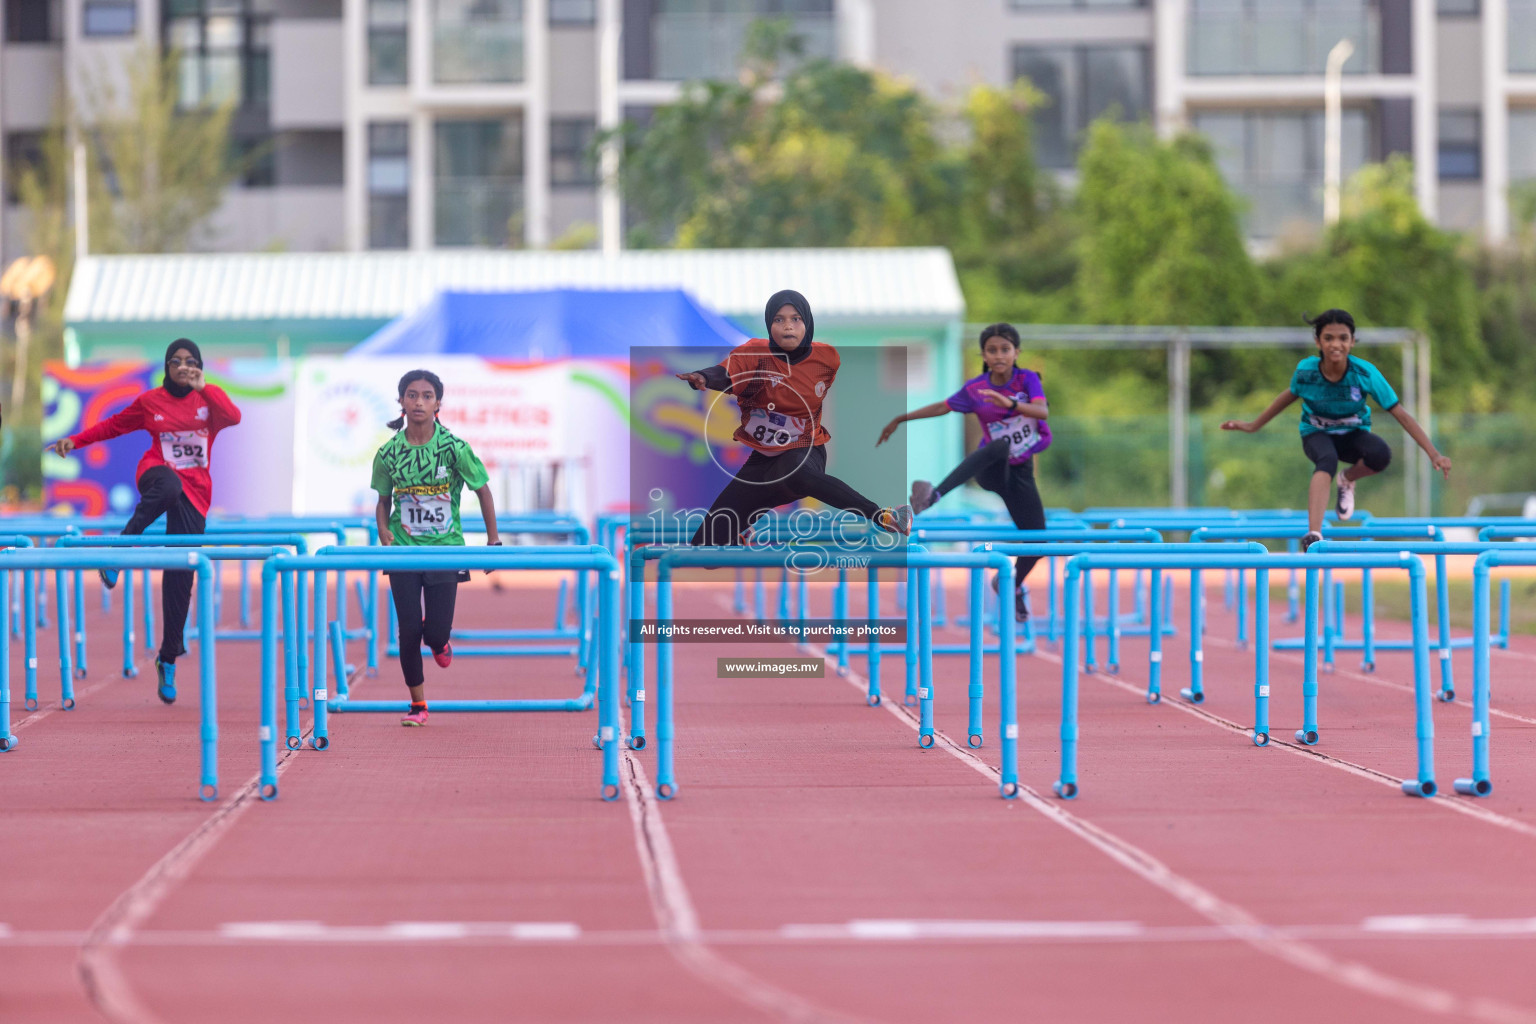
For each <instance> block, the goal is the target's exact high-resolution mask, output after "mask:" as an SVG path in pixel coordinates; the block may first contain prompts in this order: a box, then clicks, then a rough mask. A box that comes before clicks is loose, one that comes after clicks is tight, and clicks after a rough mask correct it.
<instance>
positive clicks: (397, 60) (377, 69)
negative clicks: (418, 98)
mask: <svg viewBox="0 0 1536 1024" xmlns="http://www.w3.org/2000/svg"><path fill="white" fill-rule="evenodd" d="M410 20H411V11H410V4H409V3H408V2H407V0H368V84H369V85H405V84H406V82H408V81H409V80H410V57H409V54H410Z"/></svg>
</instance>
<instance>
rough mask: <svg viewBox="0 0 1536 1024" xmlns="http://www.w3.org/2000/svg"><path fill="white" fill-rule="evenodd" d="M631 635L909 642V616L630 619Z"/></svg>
mask: <svg viewBox="0 0 1536 1024" xmlns="http://www.w3.org/2000/svg"><path fill="white" fill-rule="evenodd" d="M629 638H630V640H631V641H636V642H639V643H643V644H654V643H657V642H659V641H663V640H666V641H670V642H672V643H675V644H718V643H743V642H744V643H755V644H775V643H777V644H810V643H838V642H840V641H847V642H848V643H853V644H867V643H870V642H871V641H875V642H879V643H906V640H907V620H906V619H785V620H778V621H774V622H761V621H752V622H743V621H742V620H741V619H665V620H663V619H630V620H629Z"/></svg>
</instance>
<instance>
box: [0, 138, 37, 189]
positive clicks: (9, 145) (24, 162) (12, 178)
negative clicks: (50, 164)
mask: <svg viewBox="0 0 1536 1024" xmlns="http://www.w3.org/2000/svg"><path fill="white" fill-rule="evenodd" d="M46 139H47V133H46V132H7V133H6V135H5V152H4V154H0V155H3V157H4V159H5V201H6V202H8V203H13V204H14V203H19V202H21V196H20V195H19V194H18V193H17V191H16V186H17V185H18V184H20V183H21V176H22V175H23V174H25V173H26V172H27V171H28V170H30V169H32V168H36V167H40V166H41V165H42V163H43V144H44V142H45V140H46Z"/></svg>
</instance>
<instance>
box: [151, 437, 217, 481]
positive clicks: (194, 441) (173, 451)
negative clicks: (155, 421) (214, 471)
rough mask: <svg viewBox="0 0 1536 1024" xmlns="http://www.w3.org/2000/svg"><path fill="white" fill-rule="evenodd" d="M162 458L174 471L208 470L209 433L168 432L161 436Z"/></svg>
mask: <svg viewBox="0 0 1536 1024" xmlns="http://www.w3.org/2000/svg"><path fill="white" fill-rule="evenodd" d="M160 457H161V458H163V459H164V460H165V464H166V465H167V466H170V467H171V468H172V469H174V470H178V471H179V470H183V469H207V468H208V431H206V430H168V431H166V432H165V433H163V434H161V435H160Z"/></svg>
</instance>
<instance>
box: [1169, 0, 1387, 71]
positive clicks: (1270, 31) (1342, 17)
mask: <svg viewBox="0 0 1536 1024" xmlns="http://www.w3.org/2000/svg"><path fill="white" fill-rule="evenodd" d="M1187 25H1188V33H1189V35H1188V45H1189V54H1188V68H1189V74H1191V75H1302V74H1319V73H1321V72H1322V70H1323V68H1324V66H1325V64H1326V62H1327V60H1328V51H1329V50H1331V49H1333V46H1334V44H1335V43H1337V42H1338V41H1339V40H1340V39H1349V40H1351V41H1353V42H1354V44H1355V53H1354V56H1352V57H1350V58H1349V60H1348V61H1347V62H1346V63H1345V65H1344V71H1345V72H1346V73H1363V72H1376V71H1380V70H1381V10H1380V8H1379V6H1378V4H1377V2H1376V0H1189V15H1188V18H1187Z"/></svg>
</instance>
